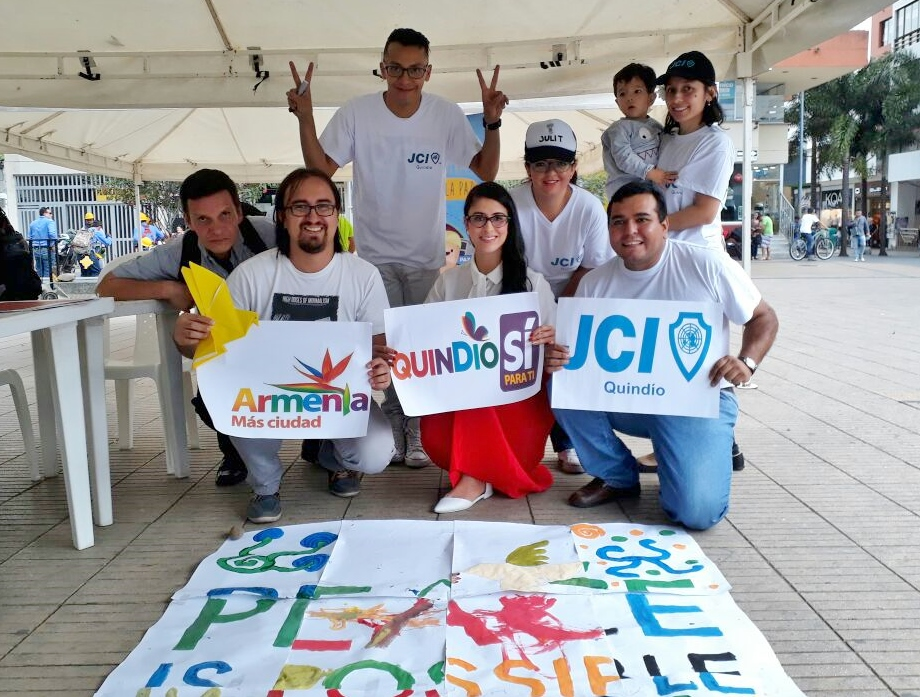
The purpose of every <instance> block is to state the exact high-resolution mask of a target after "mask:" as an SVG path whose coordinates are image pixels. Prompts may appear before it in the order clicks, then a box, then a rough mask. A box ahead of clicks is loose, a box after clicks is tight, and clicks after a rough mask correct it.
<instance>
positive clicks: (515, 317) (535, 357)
mask: <svg viewBox="0 0 920 697" xmlns="http://www.w3.org/2000/svg"><path fill="white" fill-rule="evenodd" d="M539 308H540V306H539V302H538V300H537V294H536V293H514V294H512V295H496V296H493V297H489V298H474V299H469V300H451V301H448V302H441V303H429V304H427V305H414V306H411V307H397V308H391V309H389V310H386V311H385V312H384V321H385V323H386V334H387V344H388V345H389V346H390V347H391V348H394V349H396V351H397V352H398V353H397V354H396V359H395V360H394V361H393V367H392V376H393V384H394V385H395V386H396V392H397V394H398V395H399V401H400V403H401V404H402V407H403V411H404V412H405V413H406V414H408V415H409V416H421V415H423V414H439V413H441V412H446V411H458V410H460V409H475V408H477V407H491V406H497V405H499V404H512V403H514V402H520V401H521V400H524V399H527V398H528V397H530V396H532V395H534V394H536V393H537V392H539V390H540V385H541V380H542V374H543V347H542V346H534V345H533V344H531V343H530V342H529V340H528V337H529V336H530V332H531V331H532V330H533V329H536V328H537V327H538V326H539V325H540V316H539Z"/></svg>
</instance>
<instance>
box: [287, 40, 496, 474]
mask: <svg viewBox="0 0 920 697" xmlns="http://www.w3.org/2000/svg"><path fill="white" fill-rule="evenodd" d="M429 54H430V45H429V42H428V39H427V38H426V37H425V36H424V35H423V34H421V33H420V32H418V31H415V30H414V29H406V28H401V29H394V30H393V31H392V32H391V33H390V35H389V36H388V37H387V40H386V42H385V43H384V46H383V56H382V60H381V61H380V66H379V75H380V77H382V78H383V79H384V80H386V89H385V90H384V91H383V92H382V93H381V92H375V93H373V94H367V95H363V96H360V97H356V98H354V99H352V100H350V101H348V102H346V103H345V104H344V105H343V106H342V107H341V108H340V109H339V110H338V111H336V113H335V115H334V116H333V117H332V120H331V121H330V122H329V125H328V126H326V129H325V130H324V131H323V134H322V136H319V137H318V136H317V133H316V122H315V121H314V118H313V98H312V89H313V88H312V85H311V84H310V83H311V79H312V77H313V64H312V63H311V64H310V65H309V66H308V68H307V72H306V75H305V76H304V79H303V80H301V78H300V75H299V73H298V72H297V68H296V67H295V66H294V64H293V63H291V64H290V68H291V73H292V75H293V78H294V88H293V89H291V90H289V91H288V93H287V99H288V108H289V109H290V110H291V112H293V114H294V115H295V116H296V117H297V120H298V123H299V132H300V146H301V149H302V151H303V156H304V163H305V164H306V165H307V167H315V168H317V169H321V170H322V171H324V172H326V173H327V174H329V175H330V176H332V175H333V174H335V172H336V171H337V170H338V169H339V168H340V167H344V166H345V165H346V164H348V163H349V162H353V163H354V177H355V205H354V223H355V244H356V245H357V250H358V254H359V255H360V256H361V258H362V259H365V260H367V261H369V262H370V263H372V264H373V265H374V266H376V267H377V269H378V270H379V271H380V275H381V276H382V277H383V283H384V286H385V287H386V289H387V297H388V298H389V301H390V306H391V307H402V306H404V305H418V304H420V303H422V302H424V300H425V296H426V295H427V294H428V291H429V290H431V286H432V284H433V283H434V281H435V279H436V278H437V277H438V274H439V269H440V268H441V266H443V265H444V237H443V235H444V230H445V226H446V223H447V219H446V214H447V203H446V200H445V196H444V190H445V184H446V181H447V166H448V164H455V165H458V166H460V167H469V168H470V169H471V170H473V172H475V173H476V175H477V176H478V177H479V178H480V179H483V180H485V181H490V180H492V179H494V178H495V175H496V173H497V172H498V164H499V145H500V143H499V140H500V139H499V128H500V127H501V125H502V121H501V116H502V112H503V110H504V108H505V105H506V104H507V103H508V98H507V97H506V96H505V95H504V93H503V92H501V91H500V90H499V89H498V88H497V84H498V74H499V68H498V66H496V67H495V70H494V71H493V74H492V80H491V83H486V81H485V79H484V78H483V76H482V73H481V72H479V71H478V70H477V71H476V73H477V77H478V79H479V86H480V89H481V93H482V111H483V119H482V123H483V127H484V129H485V138H484V140H483V142H482V143H480V142H479V139H478V138H477V137H476V135H475V134H474V133H473V129H472V127H471V126H470V124H469V121H468V120H467V118H466V116H465V115H464V114H463V111H462V110H461V109H460V107H459V106H457V105H456V104H454V103H452V102H448V101H447V100H445V99H443V98H441V97H438V96H436V95H434V94H430V93H428V92H424V91H423V88H424V87H425V84H426V83H427V82H428V80H429V79H430V78H431V63H430V62H429V61H430V56H429ZM383 410H384V412H385V413H386V414H387V417H388V418H389V419H390V424H391V426H392V428H393V437H394V438H395V440H396V454H395V455H394V461H396V462H399V461H403V462H405V464H406V465H407V466H408V467H413V468H419V467H425V466H427V465H429V464H431V460H429V458H428V456H427V455H426V454H425V451H424V449H423V448H422V444H421V438H420V434H419V420H418V418H417V417H406V416H405V414H404V413H403V411H402V407H401V406H400V404H399V398H398V396H397V395H396V391H395V390H394V389H393V388H392V387H391V388H390V389H389V390H387V394H386V400H385V401H384V404H383Z"/></svg>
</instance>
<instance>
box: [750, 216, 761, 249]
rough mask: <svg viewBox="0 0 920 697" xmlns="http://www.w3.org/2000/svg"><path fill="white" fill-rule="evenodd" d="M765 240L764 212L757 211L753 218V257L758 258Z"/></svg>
mask: <svg viewBox="0 0 920 697" xmlns="http://www.w3.org/2000/svg"><path fill="white" fill-rule="evenodd" d="M762 241H763V213H761V212H760V211H757V212H755V213H754V216H753V218H752V219H751V259H756V258H757V253H758V252H759V251H760V243H761V242H762Z"/></svg>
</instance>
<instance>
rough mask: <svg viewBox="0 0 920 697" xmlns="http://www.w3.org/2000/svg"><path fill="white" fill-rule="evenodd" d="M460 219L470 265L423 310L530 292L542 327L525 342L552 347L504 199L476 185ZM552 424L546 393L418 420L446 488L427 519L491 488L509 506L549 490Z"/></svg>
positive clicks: (448, 276)
mask: <svg viewBox="0 0 920 697" xmlns="http://www.w3.org/2000/svg"><path fill="white" fill-rule="evenodd" d="M463 215H464V220H465V222H466V229H467V233H468V234H469V238H470V241H471V242H472V244H473V247H474V250H475V252H474V254H473V258H472V260H471V261H470V262H469V263H467V264H464V265H463V266H455V267H453V268H451V269H448V270H446V271H445V272H444V273H442V274H441V275H440V277H439V278H438V280H437V281H435V284H434V286H433V287H432V289H431V291H430V292H429V293H428V298H427V299H426V301H425V302H429V303H430V302H442V301H445V300H460V299H464V298H482V297H488V296H493V295H506V294H509V293H527V292H531V291H536V293H537V295H538V296H539V303H540V321H541V323H542V324H541V325H540V326H539V327H537V328H536V329H534V330H533V332H532V333H531V336H530V340H531V342H532V343H534V344H546V343H552V342H553V340H554V338H555V331H554V330H553V327H552V326H551V324H552V322H553V321H554V320H555V314H556V303H555V298H554V297H553V292H552V290H551V288H550V286H549V284H548V283H547V282H546V279H544V278H543V276H542V275H540V274H539V273H538V272H536V271H534V270H532V269H530V268H528V267H527V263H526V261H525V258H524V244H523V241H522V239H521V233H520V228H519V223H518V218H517V211H516V210H515V205H514V201H512V199H511V196H510V195H509V194H508V192H507V191H506V190H505V189H504V188H503V187H502V186H501V185H499V184H496V183H494V182H485V183H483V184H479V185H478V186H475V187H473V189H472V190H471V191H470V193H469V195H468V196H467V198H466V203H465V204H464V207H463ZM552 424H553V415H552V412H550V409H549V403H548V401H547V396H546V391H545V390H541V391H540V392H538V393H537V394H536V395H534V396H532V397H530V398H528V399H525V400H523V401H521V402H515V403H513V404H504V405H501V406H495V407H482V408H479V409H467V410H463V411H455V412H447V413H444V414H431V415H429V416H423V417H422V429H421V430H422V445H423V446H424V448H425V452H427V453H428V455H429V457H431V460H432V462H434V463H435V464H437V465H438V466H439V467H441V468H442V469H445V470H447V471H448V472H449V474H450V483H451V486H452V489H451V490H450V492H448V494H447V496H445V497H444V498H442V499H441V500H440V501H439V502H438V504H437V505H436V506H435V508H434V512H435V513H456V512H458V511H464V510H466V509H468V508H470V507H471V506H473V504H475V503H477V502H478V501H481V500H482V499H487V498H489V497H490V496H491V495H492V491H493V488H494V489H498V490H499V491H501V492H502V493H504V494H506V495H508V496H510V497H512V498H518V497H521V496H525V495H527V494H530V493H534V492H538V491H545V490H546V489H548V488H549V487H550V485H551V484H552V483H553V477H552V474H550V472H549V470H548V469H546V467H545V466H543V465H542V464H540V460H541V459H542V458H543V451H544V447H545V445H546V436H547V435H548V433H549V430H550V427H551V426H552Z"/></svg>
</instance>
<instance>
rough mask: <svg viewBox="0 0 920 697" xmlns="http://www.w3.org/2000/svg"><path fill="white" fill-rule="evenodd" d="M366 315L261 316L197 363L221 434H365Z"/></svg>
mask: <svg viewBox="0 0 920 697" xmlns="http://www.w3.org/2000/svg"><path fill="white" fill-rule="evenodd" d="M370 360H371V325H370V324H369V323H367V322H260V323H259V324H258V325H255V326H253V327H252V328H251V329H250V330H249V332H248V333H247V334H246V336H244V337H243V338H242V339H237V340H236V341H233V342H231V343H229V344H227V352H226V353H224V354H223V355H221V356H218V357H217V358H213V359H211V360H209V361H208V362H207V363H205V364H203V365H202V366H201V367H200V368H198V371H197V373H198V387H199V389H200V390H201V396H202V398H203V399H204V403H205V404H206V405H207V407H208V412H209V413H210V414H211V418H212V419H213V420H214V426H215V428H216V429H217V430H218V431H220V432H221V433H226V434H227V435H230V436H240V437H242V438H353V437H357V436H363V435H366V434H367V417H368V413H369V410H370V404H371V387H370V382H369V381H368V377H367V363H368V362H369V361H370Z"/></svg>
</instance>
